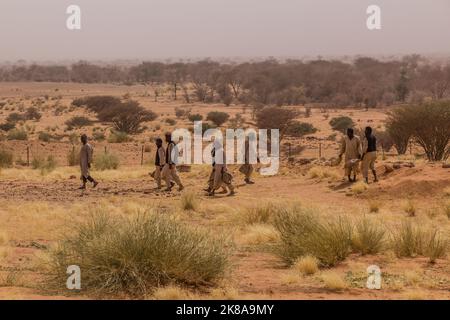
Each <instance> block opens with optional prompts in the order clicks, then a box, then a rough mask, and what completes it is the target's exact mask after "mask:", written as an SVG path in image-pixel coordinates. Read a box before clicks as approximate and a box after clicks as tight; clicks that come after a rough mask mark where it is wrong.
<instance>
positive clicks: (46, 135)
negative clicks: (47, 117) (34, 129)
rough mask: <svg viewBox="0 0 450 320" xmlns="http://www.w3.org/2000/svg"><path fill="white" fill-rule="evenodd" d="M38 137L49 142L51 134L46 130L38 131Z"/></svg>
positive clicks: (51, 137)
mask: <svg viewBox="0 0 450 320" xmlns="http://www.w3.org/2000/svg"><path fill="white" fill-rule="evenodd" d="M38 139H39V140H41V141H44V142H50V141H51V140H52V139H53V136H52V135H51V134H50V133H48V132H44V131H42V132H39V136H38Z"/></svg>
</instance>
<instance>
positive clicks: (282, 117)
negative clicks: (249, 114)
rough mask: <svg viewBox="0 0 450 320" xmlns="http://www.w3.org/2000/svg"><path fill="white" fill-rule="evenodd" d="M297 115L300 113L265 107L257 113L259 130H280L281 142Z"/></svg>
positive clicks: (286, 109)
mask: <svg viewBox="0 0 450 320" xmlns="http://www.w3.org/2000/svg"><path fill="white" fill-rule="evenodd" d="M297 115H298V112H297V111H295V110H292V109H288V108H282V107H265V108H262V109H260V110H258V111H257V112H256V126H257V127H258V128H259V129H278V130H280V140H282V138H283V137H284V135H285V133H286V131H287V129H288V128H289V126H290V124H291V123H292V121H293V120H294V119H295V117H296V116H297ZM269 132H270V131H269Z"/></svg>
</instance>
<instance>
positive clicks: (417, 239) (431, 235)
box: [392, 221, 448, 263]
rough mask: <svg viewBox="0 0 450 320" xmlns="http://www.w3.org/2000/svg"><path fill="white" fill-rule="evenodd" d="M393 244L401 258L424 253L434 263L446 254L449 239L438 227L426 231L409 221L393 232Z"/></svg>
mask: <svg viewBox="0 0 450 320" xmlns="http://www.w3.org/2000/svg"><path fill="white" fill-rule="evenodd" d="M392 246H393V248H394V251H395V253H396V255H397V256H398V257H399V258H401V257H415V256H417V255H424V256H426V257H428V258H429V259H430V262H431V263H434V262H435V261H436V259H438V258H442V257H444V256H445V255H446V253H447V248H448V239H446V238H444V237H443V236H442V235H441V233H439V231H438V230H436V229H433V230H429V231H425V230H424V229H422V228H420V227H418V226H413V224H412V223H411V222H410V221H407V222H404V223H403V224H402V226H401V228H399V229H398V230H397V231H396V232H395V233H394V234H393V236H392Z"/></svg>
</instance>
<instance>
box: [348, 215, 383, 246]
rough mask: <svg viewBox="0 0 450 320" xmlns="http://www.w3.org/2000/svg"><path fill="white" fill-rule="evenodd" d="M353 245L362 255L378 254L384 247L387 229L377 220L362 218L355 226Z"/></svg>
mask: <svg viewBox="0 0 450 320" xmlns="http://www.w3.org/2000/svg"><path fill="white" fill-rule="evenodd" d="M355 229H356V230H355V232H354V234H353V238H352V247H353V249H355V250H356V251H357V252H360V253H361V254H362V255H366V254H376V253H378V252H380V251H381V249H382V248H383V242H384V237H385V234H386V230H385V229H384V228H383V227H382V226H381V225H380V224H379V223H378V222H376V221H373V220H372V219H369V218H363V219H361V220H360V221H359V222H358V223H357V224H356V227H355Z"/></svg>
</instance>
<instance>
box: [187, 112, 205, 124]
mask: <svg viewBox="0 0 450 320" xmlns="http://www.w3.org/2000/svg"><path fill="white" fill-rule="evenodd" d="M188 119H189V121H191V122H194V121H202V120H203V116H202V115H201V114H199V113H196V114H190V115H189V116H188Z"/></svg>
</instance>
